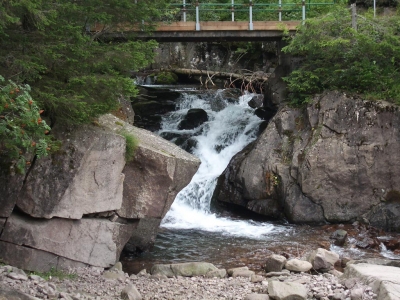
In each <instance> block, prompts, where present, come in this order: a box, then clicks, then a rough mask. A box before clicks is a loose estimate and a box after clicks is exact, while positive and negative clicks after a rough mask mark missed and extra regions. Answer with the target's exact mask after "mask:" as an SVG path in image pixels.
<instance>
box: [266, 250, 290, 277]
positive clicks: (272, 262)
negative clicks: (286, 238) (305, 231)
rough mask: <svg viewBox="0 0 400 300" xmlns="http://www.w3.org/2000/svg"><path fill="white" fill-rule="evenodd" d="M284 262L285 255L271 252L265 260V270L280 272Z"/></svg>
mask: <svg viewBox="0 0 400 300" xmlns="http://www.w3.org/2000/svg"><path fill="white" fill-rule="evenodd" d="M285 263H286V257H284V256H282V255H276V254H273V255H271V256H269V257H267V260H266V262H265V268H264V269H265V272H267V273H268V272H280V271H282V269H283V267H284V266H285Z"/></svg>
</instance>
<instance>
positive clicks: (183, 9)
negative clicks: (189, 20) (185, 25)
mask: <svg viewBox="0 0 400 300" xmlns="http://www.w3.org/2000/svg"><path fill="white" fill-rule="evenodd" d="M182 12H183V22H186V0H183V3H182Z"/></svg>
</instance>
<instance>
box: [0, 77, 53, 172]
mask: <svg viewBox="0 0 400 300" xmlns="http://www.w3.org/2000/svg"><path fill="white" fill-rule="evenodd" d="M3 82H4V78H3V77H1V76H0V159H1V162H2V164H5V165H6V166H7V167H9V168H10V169H11V171H14V172H19V173H24V171H25V168H26V166H27V165H29V164H30V160H31V159H32V158H33V156H34V155H37V157H38V158H40V157H43V156H46V155H47V154H48V153H49V152H50V151H52V150H53V151H54V150H56V148H57V143H56V142H54V141H53V140H52V139H51V137H50V136H49V135H48V133H49V132H50V127H49V126H48V125H47V124H46V121H44V120H43V119H42V117H41V114H42V113H43V110H40V109H39V107H38V106H37V105H36V102H35V101H33V99H32V98H31V96H30V94H29V92H30V87H29V86H28V85H17V84H15V83H14V82H12V81H10V82H9V83H8V84H6V85H2V83H3Z"/></svg>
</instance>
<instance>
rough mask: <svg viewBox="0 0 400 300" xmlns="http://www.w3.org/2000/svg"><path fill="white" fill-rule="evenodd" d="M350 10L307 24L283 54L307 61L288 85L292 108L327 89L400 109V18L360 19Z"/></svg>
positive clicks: (287, 80)
mask: <svg viewBox="0 0 400 300" xmlns="http://www.w3.org/2000/svg"><path fill="white" fill-rule="evenodd" d="M357 20H358V24H357V30H355V29H353V28H352V26H351V15H350V12H349V10H348V9H345V8H340V7H339V8H336V9H335V10H333V11H332V12H331V13H330V14H327V15H325V16H324V17H321V18H317V19H310V20H307V21H306V23H305V25H303V26H301V27H300V29H299V30H298V32H297V34H296V35H295V36H294V37H293V38H292V40H290V43H289V45H288V46H286V47H285V48H283V51H284V52H286V53H289V54H292V55H296V56H301V57H303V58H304V59H303V62H302V65H301V67H300V68H299V69H297V70H296V71H294V72H292V73H291V74H290V75H289V76H288V77H286V78H284V80H285V81H286V82H287V83H288V90H289V93H290V98H291V102H292V104H295V105H301V104H302V103H304V102H307V99H308V98H309V97H310V95H312V94H315V93H319V92H322V91H323V90H343V91H347V92H354V93H359V94H364V95H367V96H368V97H369V98H372V99H374V98H375V99H384V100H388V101H392V102H395V103H397V104H400V88H399V87H400V81H399V75H400V74H399V73H400V72H399V67H400V18H399V17H398V16H393V17H385V18H376V19H374V18H372V16H369V15H368V14H367V15H366V16H365V17H358V18H357Z"/></svg>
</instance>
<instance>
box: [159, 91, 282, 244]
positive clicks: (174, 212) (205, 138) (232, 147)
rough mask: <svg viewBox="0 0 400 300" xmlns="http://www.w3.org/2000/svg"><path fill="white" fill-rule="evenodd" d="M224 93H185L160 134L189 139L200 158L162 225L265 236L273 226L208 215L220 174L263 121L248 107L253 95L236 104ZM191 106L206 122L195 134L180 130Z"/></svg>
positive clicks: (257, 236)
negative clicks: (205, 114)
mask: <svg viewBox="0 0 400 300" xmlns="http://www.w3.org/2000/svg"><path fill="white" fill-rule="evenodd" d="M223 95H224V94H223V91H222V90H219V91H217V92H216V93H215V94H214V93H206V94H196V93H190V92H183V93H182V97H181V99H180V101H179V102H178V104H177V110H176V111H174V112H172V113H170V114H168V115H167V116H165V117H164V118H163V122H162V129H161V130H160V132H159V134H160V135H161V136H167V135H169V136H174V137H175V139H176V138H177V137H178V136H181V137H182V136H183V137H184V138H185V137H186V138H189V139H191V140H192V141H193V143H192V144H194V145H195V146H194V148H193V150H192V153H193V154H194V155H196V156H197V157H199V158H200V160H201V165H200V168H199V170H198V171H197V173H196V174H195V175H194V177H193V178H192V181H191V182H190V183H189V185H188V186H186V187H185V188H184V189H183V190H182V191H181V192H180V193H179V194H178V195H177V197H176V199H175V201H174V203H173V205H172V207H171V209H170V211H169V212H168V213H167V215H166V217H165V218H164V219H163V221H162V224H161V226H162V227H164V228H170V229H196V230H203V231H209V232H218V233H221V234H223V235H232V236H244V237H252V238H262V237H263V236H264V235H266V234H268V233H270V232H271V231H272V230H274V228H275V227H274V226H273V225H272V224H269V223H262V222H255V221H251V220H250V221H245V220H235V219H232V218H227V217H220V216H218V215H217V214H215V213H212V212H211V211H210V201H211V197H212V194H213V191H214V189H215V185H216V181H217V178H218V176H219V175H221V173H222V172H223V171H224V169H225V168H226V166H227V165H228V163H229V161H230V159H231V158H232V157H233V156H234V155H235V154H236V153H238V152H239V151H240V150H242V149H243V148H244V147H245V146H246V145H248V144H249V143H250V142H252V141H253V140H255V138H256V134H257V131H258V127H259V124H260V123H261V120H260V119H259V118H258V117H257V116H255V115H254V110H253V109H251V108H250V107H249V106H248V104H247V103H248V101H249V100H250V99H251V98H252V96H253V94H245V95H243V96H241V97H240V99H239V100H238V101H232V99H224V97H223ZM191 108H201V109H204V110H205V111H206V112H207V114H208V118H209V119H208V121H207V122H206V123H204V124H202V125H201V126H199V127H198V128H195V129H193V130H179V129H178V125H179V123H180V121H181V120H182V119H183V117H184V116H185V115H186V113H187V112H188V110H189V109H191Z"/></svg>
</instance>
